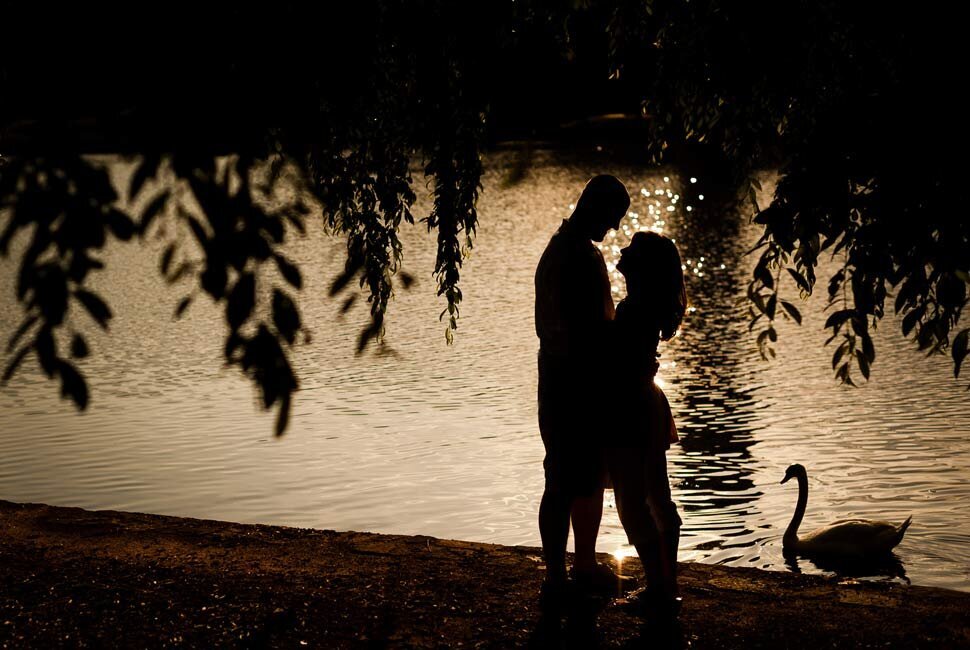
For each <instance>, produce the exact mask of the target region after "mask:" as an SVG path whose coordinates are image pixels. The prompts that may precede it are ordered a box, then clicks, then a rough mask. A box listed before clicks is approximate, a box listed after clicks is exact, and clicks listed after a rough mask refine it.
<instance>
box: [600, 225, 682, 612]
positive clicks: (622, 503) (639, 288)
mask: <svg viewBox="0 0 970 650" xmlns="http://www.w3.org/2000/svg"><path fill="white" fill-rule="evenodd" d="M616 268H617V269H618V270H619V271H620V272H621V273H622V274H623V276H624V277H625V278H626V286H627V296H626V298H624V299H623V300H622V301H621V302H620V304H619V305H617V308H616V319H615V321H614V325H615V330H614V331H615V333H616V337H617V338H616V345H617V348H618V349H619V350H620V354H619V355H618V356H619V360H620V361H619V364H620V367H619V369H618V370H619V373H618V376H617V379H618V393H619V395H618V397H619V399H621V400H622V403H621V405H620V408H619V412H621V413H623V416H622V417H621V418H620V422H619V425H618V426H617V427H616V430H615V432H614V433H613V434H611V439H610V441H609V442H608V449H607V460H608V464H609V471H610V476H611V479H612V481H613V490H614V492H615V496H616V507H617V512H618V514H619V516H620V522H621V523H622V524H623V529H624V530H625V531H626V534H627V537H628V538H629V540H630V543H631V544H633V545H634V546H635V547H636V549H637V554H638V555H639V556H640V561H641V562H642V563H643V568H644V572H645V573H646V577H647V588H646V592H645V597H643V598H641V600H640V604H641V605H642V607H643V611H644V613H645V614H648V615H658V616H676V614H677V611H678V610H679V606H680V600H679V598H678V596H677V594H678V590H677V545H678V543H679V541H680V523H681V522H680V517H679V516H678V514H677V507H676V506H675V505H674V503H673V501H672V500H671V497H670V484H669V482H668V480H667V456H666V451H667V449H669V448H670V443H671V442H675V441H676V440H677V429H676V427H675V425H674V421H673V416H672V414H671V412H670V405H669V404H668V402H667V398H666V396H665V395H664V394H663V391H662V390H660V388H659V387H658V386H657V385H656V384H655V383H654V381H653V379H654V375H655V374H656V370H657V362H656V359H657V346H658V345H659V343H660V341H666V340H668V339H670V338H671V337H673V336H674V334H676V332H677V329H678V328H679V327H680V323H681V321H682V320H683V318H684V312H685V311H686V308H687V293H686V291H685V288H684V273H683V269H682V267H681V260H680V253H679V252H678V251H677V247H676V246H675V245H674V243H673V242H672V241H671V240H670V239H668V238H666V237H664V236H662V235H658V234H657V233H654V232H639V233H637V234H635V235H634V236H633V239H632V240H631V241H630V245H629V246H628V247H626V248H624V249H623V250H622V251H621V253H620V260H619V262H618V263H617V266H616Z"/></svg>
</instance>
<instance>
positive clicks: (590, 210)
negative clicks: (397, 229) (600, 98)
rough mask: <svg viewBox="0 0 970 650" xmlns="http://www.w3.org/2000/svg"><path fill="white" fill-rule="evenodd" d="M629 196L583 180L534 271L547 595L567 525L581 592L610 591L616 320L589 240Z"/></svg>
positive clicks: (606, 182)
mask: <svg viewBox="0 0 970 650" xmlns="http://www.w3.org/2000/svg"><path fill="white" fill-rule="evenodd" d="M629 206H630V196H629V194H628V193H627V191H626V188H625V187H624V186H623V183H621V182H620V181H619V179H617V178H616V177H615V176H608V175H601V176H596V177H594V178H593V179H591V180H590V181H589V182H588V183H587V184H586V187H585V188H584V189H583V193H582V195H581V196H580V197H579V201H577V203H576V209H575V210H574V211H573V213H572V215H570V217H569V218H568V219H565V220H563V222H562V225H561V226H560V227H559V230H558V231H557V232H556V234H554V235H553V236H552V239H551V240H550V241H549V244H548V245H547V246H546V250H545V252H543V254H542V258H541V259H540V260H539V266H538V268H537V269H536V277H535V284H536V304H535V306H536V311H535V322H536V334H538V336H539V431H540V432H541V434H542V442H543V444H544V445H545V449H546V457H545V460H544V461H543V468H544V470H545V491H544V492H543V494H542V502H541V504H540V505H539V534H540V535H541V537H542V549H543V554H544V556H545V561H546V583H545V584H544V585H543V590H544V592H546V593H549V591H550V590H555V589H557V588H559V587H561V586H563V585H565V582H566V541H567V539H568V537H569V522H570V518H571V519H572V524H573V535H574V537H575V545H576V557H575V561H574V563H573V577H574V579H575V581H576V583H577V586H579V587H580V588H582V589H591V590H608V589H616V587H617V578H616V576H615V575H614V574H613V572H612V570H610V568H609V567H607V566H605V565H600V564H598V563H597V562H596V535H597V533H598V532H599V524H600V519H601V518H602V515H603V489H604V487H605V485H606V462H605V457H604V454H603V451H602V449H601V445H600V441H599V440H598V437H599V435H598V433H599V430H600V428H601V427H603V426H608V424H607V423H606V422H605V421H604V420H603V417H602V416H603V406H604V404H605V399H606V398H607V395H606V394H605V392H604V387H605V386H606V384H607V382H606V373H605V371H604V368H603V361H604V357H603V355H604V352H605V351H606V344H607V328H608V327H609V324H610V321H612V319H613V316H614V307H613V296H612V293H611V291H610V279H609V274H608V273H607V270H606V263H605V262H604V261H603V255H602V254H601V253H600V251H599V249H597V247H596V246H595V245H594V244H593V241H597V242H599V241H603V238H604V237H605V236H606V233H607V232H609V231H610V230H615V229H616V228H617V227H618V226H619V224H620V220H621V219H622V218H623V216H624V215H625V214H626V211H627V208H628V207H629Z"/></svg>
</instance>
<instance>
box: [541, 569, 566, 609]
mask: <svg viewBox="0 0 970 650" xmlns="http://www.w3.org/2000/svg"><path fill="white" fill-rule="evenodd" d="M568 595H569V581H568V580H566V576H565V574H563V576H562V577H546V579H545V580H543V581H542V587H540V588H539V607H540V608H542V609H543V610H544V611H545V610H549V609H555V608H559V607H561V606H562V604H563V603H564V602H565V601H566V597H567V596H568Z"/></svg>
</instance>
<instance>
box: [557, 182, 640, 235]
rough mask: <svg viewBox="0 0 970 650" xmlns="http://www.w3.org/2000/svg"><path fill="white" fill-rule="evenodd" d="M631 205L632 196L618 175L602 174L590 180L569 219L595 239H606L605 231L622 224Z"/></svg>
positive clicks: (614, 228)
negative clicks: (621, 221)
mask: <svg viewBox="0 0 970 650" xmlns="http://www.w3.org/2000/svg"><path fill="white" fill-rule="evenodd" d="M629 207H630V195H629V193H627V191H626V187H625V186H624V185H623V183H621V182H620V179H618V178H617V177H616V176H611V175H609V174H600V175H599V176H594V177H593V178H591V179H589V181H588V182H587V183H586V187H584V188H583V193H582V195H580V197H579V201H577V202H576V209H575V210H574V211H573V214H572V216H571V217H570V218H569V220H570V221H571V222H573V223H574V224H576V225H578V226H579V227H580V228H582V229H583V232H584V233H585V234H587V235H588V236H589V238H590V239H592V240H593V241H603V238H604V237H606V233H607V232H609V231H610V230H616V229H617V228H619V227H620V220H621V219H623V216H624V215H625V214H626V211H627V208H629Z"/></svg>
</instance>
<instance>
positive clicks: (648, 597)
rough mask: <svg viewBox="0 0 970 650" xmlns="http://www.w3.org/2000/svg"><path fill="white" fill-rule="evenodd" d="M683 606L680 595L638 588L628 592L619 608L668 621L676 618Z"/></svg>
mask: <svg viewBox="0 0 970 650" xmlns="http://www.w3.org/2000/svg"><path fill="white" fill-rule="evenodd" d="M682 606H683V599H682V598H681V597H680V596H664V595H658V594H653V593H650V592H649V591H648V590H647V589H638V590H637V591H635V592H633V593H631V594H629V595H628V596H627V597H626V598H625V599H624V602H622V603H620V608H621V609H623V610H624V611H626V612H629V613H630V614H633V615H634V616H639V617H640V618H644V619H647V620H651V621H656V622H669V621H674V620H676V619H677V616H678V615H679V614H680V610H681V607H682Z"/></svg>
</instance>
